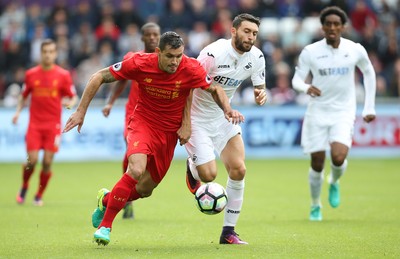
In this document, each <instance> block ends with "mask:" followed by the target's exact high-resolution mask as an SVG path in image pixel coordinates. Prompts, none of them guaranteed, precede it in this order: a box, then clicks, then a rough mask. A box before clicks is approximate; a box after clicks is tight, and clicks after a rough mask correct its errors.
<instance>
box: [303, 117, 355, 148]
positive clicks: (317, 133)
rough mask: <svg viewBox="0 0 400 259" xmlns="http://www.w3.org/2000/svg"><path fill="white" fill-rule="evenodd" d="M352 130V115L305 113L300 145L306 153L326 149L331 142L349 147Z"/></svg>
mask: <svg viewBox="0 0 400 259" xmlns="http://www.w3.org/2000/svg"><path fill="white" fill-rule="evenodd" d="M353 131H354V118H353V116H346V115H344V114H343V113H342V114H329V116H328V115H327V114H325V115H324V116H315V115H306V116H305V117H304V121H303V127H302V132H301V146H302V147H303V151H304V153H307V154H309V153H314V152H318V151H324V150H327V149H329V148H330V144H331V143H332V142H339V143H342V144H344V145H346V146H348V147H349V148H351V144H352V137H353Z"/></svg>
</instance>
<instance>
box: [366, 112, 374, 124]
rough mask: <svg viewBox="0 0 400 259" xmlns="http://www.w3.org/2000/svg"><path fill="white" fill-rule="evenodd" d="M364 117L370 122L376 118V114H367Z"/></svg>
mask: <svg viewBox="0 0 400 259" xmlns="http://www.w3.org/2000/svg"><path fill="white" fill-rule="evenodd" d="M363 119H364V121H365V122H366V123H370V122H371V121H373V120H375V115H372V114H369V115H365V116H364V118H363Z"/></svg>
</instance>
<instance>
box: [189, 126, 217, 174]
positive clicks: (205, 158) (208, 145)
mask: <svg viewBox="0 0 400 259" xmlns="http://www.w3.org/2000/svg"><path fill="white" fill-rule="evenodd" d="M210 135H211V133H210V132H209V131H208V130H207V129H204V128H202V127H196V126H195V125H194V126H193V127H192V134H191V137H190V139H189V141H188V142H187V143H186V144H185V149H186V151H187V153H188V155H189V157H190V158H191V159H192V161H193V163H194V164H195V166H196V167H199V166H202V165H205V164H209V162H212V161H215V154H214V143H213V141H212V138H211V136H210ZM210 164H212V163H210ZM205 166H206V165H205Z"/></svg>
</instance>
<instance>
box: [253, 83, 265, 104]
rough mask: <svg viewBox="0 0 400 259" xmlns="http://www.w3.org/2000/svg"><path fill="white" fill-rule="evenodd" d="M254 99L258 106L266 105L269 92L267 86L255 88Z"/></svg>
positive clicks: (256, 86)
mask: <svg viewBox="0 0 400 259" xmlns="http://www.w3.org/2000/svg"><path fill="white" fill-rule="evenodd" d="M254 98H255V101H256V103H257V104H258V105H264V104H265V103H266V102H267V90H266V88H265V84H262V85H255V86H254Z"/></svg>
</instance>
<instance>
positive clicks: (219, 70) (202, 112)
mask: <svg viewBox="0 0 400 259" xmlns="http://www.w3.org/2000/svg"><path fill="white" fill-rule="evenodd" d="M197 60H199V62H200V63H201V64H202V66H203V67H204V69H205V70H206V71H207V73H208V74H209V75H210V76H211V77H212V78H213V80H214V81H215V82H216V83H218V84H219V85H221V86H222V87H223V89H224V90H225V93H226V95H227V96H228V98H229V101H230V100H231V99H232V97H233V95H234V93H235V92H236V89H237V88H238V87H239V86H240V84H241V83H242V82H243V81H244V80H245V79H247V78H249V77H251V81H252V83H253V85H264V84H265V59H264V55H263V53H262V52H261V50H259V49H258V48H256V47H254V46H253V47H252V48H251V50H250V51H249V52H245V53H243V54H239V53H237V52H236V51H235V49H234V48H233V47H232V44H231V39H229V40H226V39H220V40H218V41H215V42H213V43H211V44H210V45H208V46H207V47H205V48H204V49H203V50H202V51H201V52H200V54H199V56H198V58H197ZM198 90H199V91H198ZM191 117H192V122H205V121H210V120H211V121H213V120H216V119H218V118H224V113H223V111H222V110H221V108H220V107H219V106H218V104H217V103H216V102H215V101H214V98H213V97H212V95H211V94H210V93H208V92H207V91H204V90H201V89H195V90H193V103H192V110H191Z"/></svg>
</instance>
